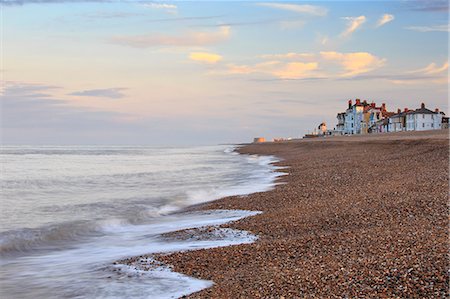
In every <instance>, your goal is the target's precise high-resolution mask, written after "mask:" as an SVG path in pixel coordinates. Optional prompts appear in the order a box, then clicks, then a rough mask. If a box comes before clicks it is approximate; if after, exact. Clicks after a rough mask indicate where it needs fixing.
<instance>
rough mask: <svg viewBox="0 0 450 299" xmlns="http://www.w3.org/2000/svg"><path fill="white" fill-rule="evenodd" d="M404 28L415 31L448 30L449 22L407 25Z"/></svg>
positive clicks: (449, 29)
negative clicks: (443, 23)
mask: <svg viewBox="0 0 450 299" xmlns="http://www.w3.org/2000/svg"><path fill="white" fill-rule="evenodd" d="M405 29H408V30H413V31H417V32H433V31H438V32H450V24H445V25H433V26H408V27H405Z"/></svg>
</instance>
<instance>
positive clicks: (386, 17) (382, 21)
mask: <svg viewBox="0 0 450 299" xmlns="http://www.w3.org/2000/svg"><path fill="white" fill-rule="evenodd" d="M394 19H395V17H394V15H390V14H384V15H382V16H381V17H380V18H379V19H378V21H377V25H376V27H377V28H378V27H381V26H383V25H386V24H387V23H389V22H392V21H393V20H394Z"/></svg>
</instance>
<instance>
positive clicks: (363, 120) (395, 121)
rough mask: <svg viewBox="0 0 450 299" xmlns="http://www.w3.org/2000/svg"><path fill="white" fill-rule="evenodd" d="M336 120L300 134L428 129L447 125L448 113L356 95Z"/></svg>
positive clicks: (359, 133) (283, 139)
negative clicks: (389, 105)
mask: <svg viewBox="0 0 450 299" xmlns="http://www.w3.org/2000/svg"><path fill="white" fill-rule="evenodd" d="M336 118H337V124H336V126H335V127H334V128H333V129H328V127H327V124H326V123H325V122H322V123H321V124H319V126H317V127H316V128H314V130H313V131H312V132H311V133H309V134H305V136H304V137H303V138H315V137H326V136H339V135H364V134H376V133H388V132H403V131H428V130H441V129H448V128H449V126H448V124H449V117H447V116H445V113H444V112H442V111H440V110H439V108H436V109H434V110H430V109H428V108H427V107H426V106H425V103H421V105H420V107H419V108H417V109H409V108H404V109H403V110H402V109H400V108H398V109H397V111H396V112H391V111H388V110H387V108H386V104H385V103H382V104H381V106H377V104H376V103H375V102H371V103H368V102H367V101H366V100H364V101H361V100H360V99H356V100H355V102H353V100H349V101H348V107H347V109H346V110H345V111H344V112H340V113H338V114H337V116H336ZM291 139H292V138H274V139H273V141H274V142H279V141H288V140H291ZM265 141H266V139H265V138H264V137H256V138H254V140H253V142H256V143H258V142H265Z"/></svg>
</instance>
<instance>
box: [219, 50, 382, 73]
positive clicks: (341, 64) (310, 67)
mask: <svg viewBox="0 0 450 299" xmlns="http://www.w3.org/2000/svg"><path fill="white" fill-rule="evenodd" d="M259 57H260V58H262V59H269V60H268V61H265V62H261V63H257V64H254V65H237V64H228V65H227V71H226V73H228V74H265V75H270V76H272V77H276V78H279V79H305V78H307V79H340V78H349V77H353V78H354V77H355V76H357V75H361V74H364V73H368V72H370V71H373V70H376V69H378V68H381V67H382V66H384V65H385V62H386V59H382V58H379V57H377V56H375V55H373V54H371V53H368V52H354V53H352V52H350V53H340V52H333V51H330V52H320V53H317V54H314V53H294V52H291V53H285V54H266V55H261V56H259ZM270 59H272V60H270ZM336 65H337V66H338V68H336Z"/></svg>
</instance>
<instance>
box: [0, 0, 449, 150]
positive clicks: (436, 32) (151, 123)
mask: <svg viewBox="0 0 450 299" xmlns="http://www.w3.org/2000/svg"><path fill="white" fill-rule="evenodd" d="M1 3H2V6H1V9H2V16H3V17H2V21H3V30H2V36H3V48H2V54H3V63H2V66H1V74H2V98H1V101H2V106H1V108H2V111H1V112H2V142H3V143H6V144H10V143H14V144H17V143H18V144H154V145H177V144H181V145H184V144H216V143H225V142H230V143H233V142H245V141H250V140H251V139H252V138H253V137H254V136H265V137H266V138H268V139H270V138H273V137H300V136H302V135H303V134H304V133H306V132H308V131H310V130H312V129H313V128H314V127H316V126H317V124H319V123H321V122H322V121H325V122H326V123H327V124H328V126H330V127H332V126H334V124H335V122H336V120H335V117H336V113H338V112H340V111H341V110H343V109H345V106H346V101H347V100H348V99H354V98H361V99H366V100H368V101H372V100H373V101H376V102H377V103H381V102H385V103H386V104H387V107H388V109H390V110H392V111H394V110H396V109H397V108H402V109H403V108H405V107H408V108H417V107H418V106H419V105H420V103H421V102H425V103H426V104H427V106H429V107H430V108H431V109H434V108H437V107H439V108H440V109H441V110H443V111H444V112H445V113H448V31H449V26H448V2H447V1H375V2H370V1H346V2H343V1H321V2H319V1H308V2H294V1H286V2H282V1H271V2H262V1H245V2H218V1H197V2H185V1H183V2H181V1H179V2H170V1H104V2H100V1H58V0H55V1H50V0H48V1H14V0H10V1H1Z"/></svg>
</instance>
